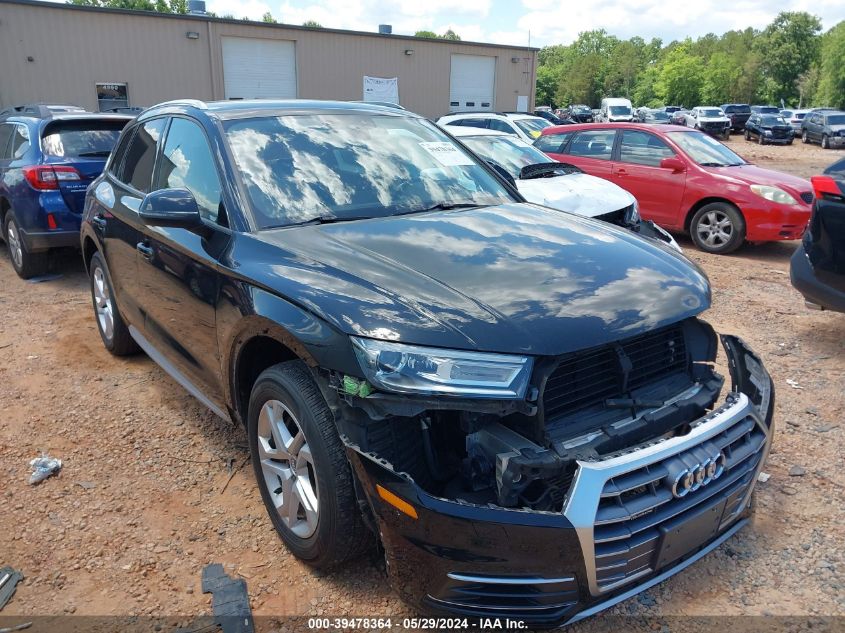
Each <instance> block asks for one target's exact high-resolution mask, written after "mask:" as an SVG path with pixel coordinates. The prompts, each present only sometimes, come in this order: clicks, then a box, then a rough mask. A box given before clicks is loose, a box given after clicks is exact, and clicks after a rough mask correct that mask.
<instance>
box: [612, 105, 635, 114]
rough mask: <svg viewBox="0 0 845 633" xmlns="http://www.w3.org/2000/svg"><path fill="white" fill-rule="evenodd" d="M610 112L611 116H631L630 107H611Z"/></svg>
mask: <svg viewBox="0 0 845 633" xmlns="http://www.w3.org/2000/svg"><path fill="white" fill-rule="evenodd" d="M608 110H610V114H611V116H629V115H630V114H631V108H629V107H628V106H610V107H609V108H608Z"/></svg>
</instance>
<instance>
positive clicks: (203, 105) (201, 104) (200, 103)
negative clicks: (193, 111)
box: [158, 99, 208, 110]
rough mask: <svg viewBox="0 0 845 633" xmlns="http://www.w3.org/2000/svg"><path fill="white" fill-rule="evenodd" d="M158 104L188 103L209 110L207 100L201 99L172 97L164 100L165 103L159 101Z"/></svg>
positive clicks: (199, 108) (187, 104)
mask: <svg viewBox="0 0 845 633" xmlns="http://www.w3.org/2000/svg"><path fill="white" fill-rule="evenodd" d="M158 105H160V106H171V105H186V106H191V107H193V108H197V109H198V110H208V104H206V102H205V101H200V100H199V99H172V100H170V101H164V102H163V103H159V104H158Z"/></svg>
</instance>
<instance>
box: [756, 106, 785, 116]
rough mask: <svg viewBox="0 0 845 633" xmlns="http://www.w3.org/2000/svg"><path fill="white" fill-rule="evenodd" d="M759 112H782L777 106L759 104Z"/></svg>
mask: <svg viewBox="0 0 845 633" xmlns="http://www.w3.org/2000/svg"><path fill="white" fill-rule="evenodd" d="M757 112H759V113H760V114H780V110H779V109H778V108H776V107H775V106H758V108H757Z"/></svg>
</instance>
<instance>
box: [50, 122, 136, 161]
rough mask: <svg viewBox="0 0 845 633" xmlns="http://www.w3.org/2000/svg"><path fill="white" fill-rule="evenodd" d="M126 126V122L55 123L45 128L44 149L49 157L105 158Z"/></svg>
mask: <svg viewBox="0 0 845 633" xmlns="http://www.w3.org/2000/svg"><path fill="white" fill-rule="evenodd" d="M125 125H126V122H125V121H94V122H92V121H85V122H84V123H82V122H73V123H70V122H63V123H53V124H51V125H49V126H47V128H46V129H45V130H44V136H43V138H42V139H41V149H42V151H43V152H44V153H45V154H47V155H48V156H58V157H72V158H105V157H106V156H108V155H109V154H110V153H111V151H112V149H114V146H115V143H117V139H118V137H119V136H120V131H121V130H122V129H123V127H124V126H125Z"/></svg>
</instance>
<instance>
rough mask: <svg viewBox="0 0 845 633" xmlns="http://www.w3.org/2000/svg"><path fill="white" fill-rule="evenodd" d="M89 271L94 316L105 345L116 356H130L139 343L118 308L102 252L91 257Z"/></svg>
mask: <svg viewBox="0 0 845 633" xmlns="http://www.w3.org/2000/svg"><path fill="white" fill-rule="evenodd" d="M88 273H89V277H90V281H91V301H92V303H93V305H94V318H95V319H96V322H97V331H98V332H99V333H100V338H101V339H102V340H103V345H104V346H105V348H106V349H107V350H108V351H109V352H111V353H112V354H114V355H115V356H129V355H130V354H135V353H137V352H138V351H139V347H138V344H137V343H136V342H135V339H133V338H132V336H131V335H130V334H129V328H128V327H127V325H126V323H125V322H124V320H123V317H121V316H120V312H119V311H118V309H117V304H116V303H115V301H114V290H112V285H111V278H110V277H109V273H108V270H107V269H106V265H105V263H104V262H103V258H102V256H101V255H100V253H94V255H93V257H91V262H90V263H89V265H88Z"/></svg>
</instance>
